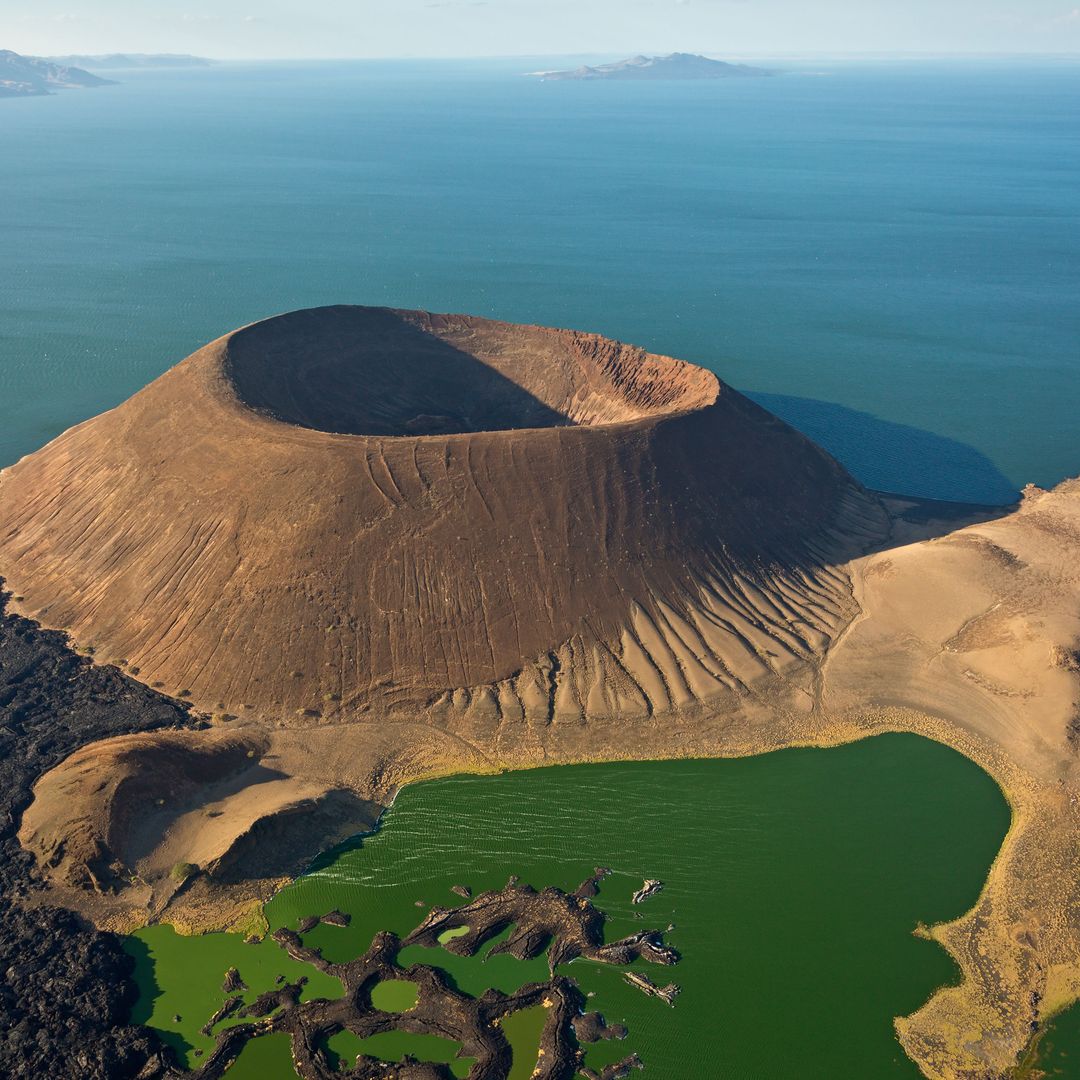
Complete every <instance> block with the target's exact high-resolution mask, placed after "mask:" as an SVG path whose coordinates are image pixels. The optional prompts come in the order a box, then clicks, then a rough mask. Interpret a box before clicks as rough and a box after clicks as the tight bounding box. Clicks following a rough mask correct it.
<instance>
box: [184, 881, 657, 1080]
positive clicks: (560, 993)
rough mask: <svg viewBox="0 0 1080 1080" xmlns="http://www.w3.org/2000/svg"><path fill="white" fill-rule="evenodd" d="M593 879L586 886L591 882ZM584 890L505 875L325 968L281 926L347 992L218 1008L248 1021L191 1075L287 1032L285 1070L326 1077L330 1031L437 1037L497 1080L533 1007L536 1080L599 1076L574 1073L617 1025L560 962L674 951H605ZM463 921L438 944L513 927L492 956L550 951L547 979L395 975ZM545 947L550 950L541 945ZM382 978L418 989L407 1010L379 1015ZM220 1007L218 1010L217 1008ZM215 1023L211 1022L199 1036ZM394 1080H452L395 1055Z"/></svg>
mask: <svg viewBox="0 0 1080 1080" xmlns="http://www.w3.org/2000/svg"><path fill="white" fill-rule="evenodd" d="M595 881H596V879H595V878H594V879H590V882H589V883H587V884H588V885H595ZM583 891H587V890H583V889H579V890H578V891H577V892H575V893H573V894H568V893H565V892H563V891H562V890H561V889H557V888H554V887H552V888H546V889H543V890H540V891H537V890H535V889H533V888H531V887H530V886H528V885H521V884H519V883H518V882H517V881H516V880H514V879H511V881H510V882H509V883H508V884H507V886H506V887H505V888H504V889H502V890H501V891H499V892H487V893H482V894H481V895H480V896H477V897H476V898H475V899H474V900H472V901H471V902H470V903H468V904H466V905H465V906H464V907H461V908H456V909H451V910H446V909H443V908H435V909H434V910H433V911H432V912H431V913H430V914H429V915H428V916H427V917H426V918H425V919H424V921H423V922H422V923H421V924H420V926H418V927H417V928H416V930H414V931H413V932H412V933H411V934H409V936H408V937H407V938H406V939H405V940H404V941H403V942H402V941H400V940H399V939H398V938H397V936H396V935H394V934H391V933H380V934H378V935H376V937H375V940H374V941H373V942H372V944H371V948H370V949H369V950H368V951H367V952H366V953H365V954H364V955H363V956H360V957H358V958H357V959H355V960H351V961H348V962H346V963H331V962H330V961H327V960H325V959H323V956H322V954H321V953H320V952H319V951H318V950H317V949H312V948H309V947H307V946H305V945H304V944H303V942H302V940H301V938H300V936H299V935H298V934H296V933H294V932H293V931H291V930H278V931H276V932H275V934H274V938H275V940H276V941H277V942H278V944H279V945H281V946H282V947H283V948H284V949H285V951H286V952H288V953H289V955H290V956H291V957H293V959H296V960H299V961H301V962H304V963H307V964H311V965H312V966H313V967H315V968H317V969H318V970H320V971H322V972H325V973H326V974H328V975H332V976H334V977H335V978H337V979H338V980H340V982H341V984H342V986H343V987H344V994H343V995H342V996H341V997H340V998H336V999H334V1000H333V1001H326V1000H314V1001H306V1002H301V1001H300V996H301V990H302V983H300V982H298V983H292V984H286V985H284V986H281V987H280V988H278V989H276V990H273V991H269V992H267V993H265V994H262V995H260V997H259V998H258V999H257V1000H256V1001H255V1002H253V1003H252V1004H251V1005H249V1006H247V1007H246V1008H244V1009H239V1010H238V1008H237V1006H236V1005H235V1001H236V1000H237V999H232V1001H231V1002H226V1004H225V1005H224V1006H223V1007H222V1010H221V1011H219V1014H218V1017H219V1018H222V1017H224V1016H226V1015H229V1016H233V1015H235V1016H236V1017H238V1018H240V1019H245V1020H248V1021H249V1022H248V1023H243V1024H237V1025H235V1026H230V1027H228V1028H226V1029H225V1030H224V1031H221V1032H220V1033H219V1034H218V1038H217V1045H216V1046H215V1047H214V1050H213V1051H212V1052H211V1053H210V1054H209V1055H208V1056H207V1059H206V1061H205V1062H204V1063H203V1065H202V1066H201V1068H200V1069H199V1070H198V1072H197V1074H196V1075H197V1076H198V1078H199V1080H218V1077H220V1076H222V1075H223V1074H224V1073H225V1072H226V1070H227V1069H228V1067H229V1065H230V1064H231V1063H232V1062H233V1061H235V1060H236V1058H237V1056H238V1055H239V1054H240V1052H241V1050H242V1049H243V1048H244V1046H245V1045H246V1044H247V1043H248V1042H249V1041H250V1040H251V1039H254V1038H259V1037H262V1036H265V1035H268V1034H271V1033H273V1032H284V1033H287V1034H288V1035H289V1036H290V1037H291V1041H292V1056H293V1063H294V1065H295V1067H296V1071H297V1074H298V1075H299V1076H300V1077H301V1078H303V1080H324V1078H328V1077H330V1076H333V1075H335V1074H336V1073H335V1069H334V1068H333V1066H332V1064H331V1061H330V1058H329V1055H328V1053H327V1040H328V1039H329V1038H330V1037H332V1036H333V1035H335V1034H336V1033H337V1032H339V1031H351V1032H352V1033H353V1034H355V1035H358V1036H360V1037H361V1038H365V1037H367V1036H370V1035H375V1034H379V1033H381V1032H386V1031H394V1030H398V1031H406V1032H411V1033H413V1034H425V1035H439V1036H441V1037H443V1038H446V1039H452V1040H453V1041H455V1042H458V1043H460V1044H461V1047H462V1049H461V1055H462V1056H463V1057H470V1058H474V1059H475V1063H474V1064H473V1066H472V1068H471V1069H470V1071H469V1077H470V1080H505V1077H506V1076H508V1075H509V1073H510V1069H511V1066H512V1064H513V1062H512V1057H511V1050H510V1044H509V1043H508V1042H507V1040H506V1037H505V1035H504V1034H503V1031H502V1028H501V1022H502V1021H503V1020H504V1019H505V1018H506V1017H508V1016H511V1015H512V1014H513V1013H515V1012H518V1011H520V1010H521V1009H528V1008H533V1007H535V1006H538V1005H542V1006H544V1007H546V1008H547V1009H548V1015H547V1019H546V1021H545V1024H544V1029H543V1033H542V1035H541V1038H540V1046H539V1052H538V1055H537V1057H538V1061H537V1065H536V1069H535V1070H534V1071H533V1072H532V1075H533V1076H534V1077H539V1078H543V1080H571V1078H572V1077H574V1076H575V1075H577V1074H578V1073H579V1071H580V1072H581V1074H582V1075H584V1076H586V1077H590V1076H592V1077H595V1076H597V1074H596V1073H595V1072H592V1071H591V1070H588V1069H585V1068H584V1067H583V1053H582V1050H581V1048H580V1043H581V1042H586V1043H588V1042H596V1041H597V1040H599V1039H607V1038H621V1037H622V1036H623V1035H625V1033H626V1030H625V1028H621V1027H618V1026H616V1027H614V1028H609V1027H608V1026H607V1024H606V1022H605V1021H604V1018H603V1017H602V1016H600V1015H599V1014H598V1013H589V1012H587V1011H586V998H585V995H584V994H583V993H582V992H581V991H580V990H579V989H578V987H577V985H576V984H575V983H574V982H573V980H571V979H568V978H566V977H564V976H561V975H556V974H555V968H556V966H557V965H558V964H562V963H566V962H568V961H570V960H572V959H574V958H575V957H579V956H581V957H586V958H588V959H590V960H594V961H597V962H599V963H608V964H629V963H632V962H633V961H634V960H636V959H638V958H639V957H640V958H643V959H645V960H647V961H651V962H653V963H674V962H675V961H676V960H677V955H676V954H675V952H674V950H672V949H670V948H669V947H667V946H665V945H664V944H663V940H662V938H661V935H660V933H659V932H658V931H646V932H644V933H642V934H638V935H635V936H634V938H633V939H629V938H627V939H624V940H623V941H619V942H612V943H610V944H608V945H605V944H604V934H603V925H604V915H603V913H602V912H601V911H600V910H599V909H598V908H596V907H595V906H594V905H593V904H592V902H591V901H590V900H588V899H586V898H585V896H584V895H583ZM464 925H467V926H468V928H469V932H468V934H466V935H464V936H460V937H456V938H452V939H450V940H448V941H447V942H445V943H444V948H447V949H450V950H451V951H453V952H457V953H461V954H463V955H468V956H471V955H473V954H475V953H476V951H477V950H478V949H479V948H480V947H481V946H483V945H485V944H487V943H488V942H490V941H491V940H492V938H494V937H495V936H497V935H498V934H499V933H501V932H502V931H504V930H505V929H506V928H507V927H508V926H513V928H514V929H513V932H512V933H511V935H510V936H509V937H508V938H507V939H506V940H505V941H503V942H500V943H498V944H497V945H495V946H492V947H491V949H490V950H489V955H490V954H492V953H496V952H507V953H510V954H511V955H513V956H516V957H518V958H519V959H529V958H532V957H535V956H539V955H540V954H541V953H542V952H543V951H544V950H545V949H547V950H548V961H549V966H550V971H551V978H550V979H549V980H548V981H547V982H541V983H530V984H528V985H526V986H523V987H521V988H520V989H519V990H516V991H514V992H513V993H509V994H507V993H503V992H501V991H498V990H487V991H486V992H485V993H483V994H481V995H480V996H479V997H477V998H474V997H469V996H468V995H466V994H463V993H461V992H460V991H458V990H457V989H456V988H455V987H454V986H453V984H452V982H451V981H450V980H449V979H448V977H447V976H446V975H445V974H444V973H443V972H442V971H440V970H439V969H438V968H435V967H431V966H429V965H426V964H413V965H411V966H410V967H408V968H402V967H401V966H400V965H399V964H398V952H399V951H400V949H401V947H402V946H403V945H417V944H418V945H427V946H431V947H434V946H435V945H436V944H437V943H438V937H439V935H440V934H441V933H443V932H444V931H445V930H447V929H453V928H456V927H460V926H464ZM549 943H550V944H549ZM636 978H637V980H638V981H637V983H635V985H647V986H648V987H651V988H652V989H651V991H650V992H652V993H654V995H655V996H658V997H661V998H663V999H664V1000H665V1001H668V1003H669V1004H670V997H671V996H672V995H670V994H669V991H670V990H671V989H672V988H670V987H669V988H666V989H665V990H658V989H657V988H656V987H654V986H653V984H652V983H651V982H650V981H649V980H648V979H647V978H645V977H644V976H641V975H636ZM388 979H404V980H408V981H410V982H413V983H415V984H416V985H417V988H418V992H417V1000H416V1004H415V1006H413V1007H412V1008H410V1009H409V1010H408V1011H406V1012H404V1013H390V1012H384V1011H382V1010H380V1009H378V1008H376V1007H375V1006H374V1005H372V1002H371V991H372V988H373V987H375V986H376V985H377V984H378V983H380V982H383V981H385V980H388ZM226 1010H227V1011H226ZM212 1026H213V1022H211V1024H210V1025H208V1028H207V1029H206V1031H207V1033H209V1028H210V1027H212ZM349 1067H350V1073H349V1075H350V1076H354V1077H384V1076H386V1074H387V1065H386V1063H385V1062H381V1061H379V1060H377V1059H375V1058H372V1057H367V1056H364V1055H361V1056H360V1057H359V1058H358V1059H357V1060H356V1062H355V1063H352V1062H350V1063H349ZM640 1067H641V1062H640V1060H639V1059H638V1057H637V1055H636V1054H635V1055H630V1056H629V1057H626V1058H624V1059H623V1060H622V1061H620V1062H618V1063H617V1064H613V1065H610V1066H608V1067H607V1068H605V1069H604V1070H603V1071H602V1072H601V1073H600V1074H599V1075H600V1076H601V1077H603V1078H604V1080H614V1078H615V1077H619V1076H625V1075H627V1073H628V1072H629V1071H630V1070H631V1069H634V1068H640ZM393 1073H394V1075H395V1076H398V1077H401V1078H403V1080H404V1078H408V1080H449V1078H450V1077H452V1076H453V1074H452V1073H451V1071H450V1070H449V1068H447V1067H446V1066H444V1065H433V1064H428V1063H423V1062H416V1061H409V1060H404V1061H402V1062H400V1063H398V1064H397V1065H395V1066H394V1067H393Z"/></svg>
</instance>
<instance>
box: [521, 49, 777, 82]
mask: <svg viewBox="0 0 1080 1080" xmlns="http://www.w3.org/2000/svg"><path fill="white" fill-rule="evenodd" d="M529 74H530V75H533V76H535V77H537V78H539V79H542V80H544V81H545V82H565V81H570V80H573V81H577V82H589V81H597V80H600V79H621V80H627V81H631V80H632V81H635V82H645V81H650V80H661V79H677V80H691V79H739V78H762V77H765V76H769V75H775V74H776V73H775V72H774V71H769V70H767V69H766V68H759V67H751V66H750V65H748V64H729V63H726V62H725V61H723V60H712V59H710V58H709V57H707V56H699V55H697V54H695V53H671V54H670V55H668V56H633V57H631V58H630V59H629V60H620V61H618V62H617V63H614V64H598V65H596V66H595V67H590V66H588V65H582V66H581V67H578V68H571V69H568V70H566V71H531V72H529Z"/></svg>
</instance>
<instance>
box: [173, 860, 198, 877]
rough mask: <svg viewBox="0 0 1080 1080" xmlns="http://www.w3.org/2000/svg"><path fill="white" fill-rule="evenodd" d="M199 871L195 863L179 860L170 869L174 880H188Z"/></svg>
mask: <svg viewBox="0 0 1080 1080" xmlns="http://www.w3.org/2000/svg"><path fill="white" fill-rule="evenodd" d="M198 872H199V868H198V867H197V866H196V865H195V863H190V862H178V863H177V864H176V865H175V866H174V867H173V868H172V869H171V870H170V871H169V877H171V878H172V879H173V881H187V879H188V878H189V877H191V876H192V874H197V873H198Z"/></svg>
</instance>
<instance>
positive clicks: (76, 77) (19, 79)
mask: <svg viewBox="0 0 1080 1080" xmlns="http://www.w3.org/2000/svg"><path fill="white" fill-rule="evenodd" d="M111 84H112V80H111V79H103V78H101V76H100V75H91V74H90V72H89V71H83V69H82V68H79V67H69V66H68V65H66V64H58V63H56V62H55V61H53V60H48V59H45V58H44V57H40V56H21V55H20V54H19V53H17V52H12V51H11V50H10V49H0V97H39V96H41V95H42V94H51V93H52V92H53V91H54V90H68V89H80V90H81V89H86V88H88V87H92V86H109V85H111Z"/></svg>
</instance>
